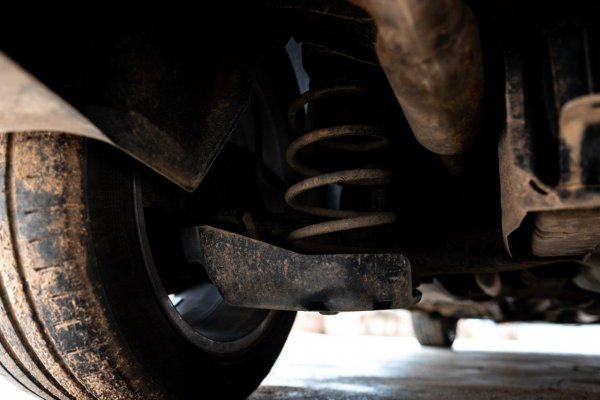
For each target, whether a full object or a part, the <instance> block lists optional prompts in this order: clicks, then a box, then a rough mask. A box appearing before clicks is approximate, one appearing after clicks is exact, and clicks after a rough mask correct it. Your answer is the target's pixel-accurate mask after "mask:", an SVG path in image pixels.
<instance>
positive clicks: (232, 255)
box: [182, 226, 420, 312]
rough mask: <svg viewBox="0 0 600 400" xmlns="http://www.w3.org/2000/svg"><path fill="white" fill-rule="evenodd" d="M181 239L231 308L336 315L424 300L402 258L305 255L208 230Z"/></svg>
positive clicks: (193, 231)
mask: <svg viewBox="0 0 600 400" xmlns="http://www.w3.org/2000/svg"><path fill="white" fill-rule="evenodd" d="M182 236H183V241H184V248H185V249H186V258H187V260H188V261H189V262H192V263H197V264H201V265H202V266H203V267H204V268H205V269H206V271H207V272H208V274H209V276H210V278H211V280H212V282H213V283H214V284H215V285H216V286H217V287H218V288H219V291H220V292H221V295H222V296H223V298H224V299H225V301H227V302H228V303H229V304H231V305H235V306H239V307H251V308H266V309H276V310H308V311H324V312H337V311H359V310H376V309H390V308H404V307H408V306H410V305H412V304H414V303H416V302H417V301H418V300H419V298H420V296H419V295H418V294H415V293H414V292H413V290H412V280H411V270H410V263H409V261H408V259H407V258H406V257H404V256H403V255H401V254H396V253H380V254H325V255H318V254H317V255H304V254H299V253H295V252H292V251H289V250H286V249H283V248H281V247H276V246H273V245H270V244H267V243H264V242H260V241H257V240H254V239H250V238H248V237H245V236H241V235H238V234H235V233H231V232H227V231H223V230H220V229H216V228H213V227H209V226H202V227H193V228H189V229H187V230H185V231H184V232H183V235H182Z"/></svg>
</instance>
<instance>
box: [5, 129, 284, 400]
mask: <svg viewBox="0 0 600 400" xmlns="http://www.w3.org/2000/svg"><path fill="white" fill-rule="evenodd" d="M250 125H252V124H250ZM242 136H243V135H242ZM248 158H249V159H250V161H251V160H252V158H251V155H249V153H248V151H247V149H245V148H244V147H243V146H239V145H237V146H236V145H229V146H228V147H227V148H226V149H225V150H224V151H223V152H222V154H221V155H220V156H219V159H218V160H217V161H216V163H215V166H213V168H212V170H211V172H210V174H209V175H208V176H207V177H206V179H205V182H203V184H202V186H201V187H200V189H199V190H198V191H196V192H195V193H192V194H188V193H185V192H183V191H182V190H180V189H178V188H176V187H175V186H174V185H173V184H171V183H170V182H167V181H165V180H164V179H162V178H161V177H159V176H157V175H156V174H154V173H152V172H150V171H147V170H146V169H144V168H143V167H140V166H138V165H137V164H136V163H135V162H133V161H132V160H131V159H130V158H129V157H127V156H125V155H123V154H121V153H119V152H118V151H116V150H114V149H112V148H109V147H108V146H106V145H103V144H99V143H96V142H93V141H88V140H84V139H80V138H76V137H73V136H66V135H59V134H46V133H37V134H12V135H2V136H0V168H1V171H0V186H1V187H2V192H1V195H0V252H1V253H0V257H1V261H2V262H1V263H0V278H1V279H0V305H1V307H2V310H1V311H0V373H2V374H4V375H5V376H6V377H7V378H8V379H10V380H12V381H13V382H14V383H16V384H18V385H20V386H21V387H22V388H23V389H25V390H28V391H30V392H31V393H33V394H35V395H37V396H39V397H42V398H45V399H111V400H113V399H187V398H199V397H198V396H203V395H208V396H209V397H213V396H215V395H214V394H216V396H218V397H219V398H240V399H241V398H245V397H247V396H248V395H249V394H250V393H251V392H252V391H253V390H254V389H255V388H256V387H257V386H258V385H259V384H260V382H261V381H262V379H263V378H264V377H265V376H266V374H267V373H268V372H269V370H270V368H271V366H272V365H273V363H274V362H275V360H276V358H277V356H278V354H279V352H280V350H281V348H282V346H283V344H284V342H285V340H286V338H287V335H288V333H289V330H290V328H291V326H292V323H293V320H294V317H295V313H289V312H277V311H269V310H253V309H241V308H235V307H231V306H229V305H227V304H226V303H225V302H224V301H223V299H222V298H221V296H220V295H219V293H218V291H217V290H216V288H215V287H214V286H213V285H212V284H211V282H210V280H209V279H208V277H207V276H206V274H205V273H204V271H203V270H202V268H198V266H193V265H191V264H188V263H186V261H185V259H184V257H183V249H182V245H181V243H180V239H179V231H180V229H181V228H182V227H184V226H186V225H188V226H189V225H195V224H197V223H210V224H213V225H217V226H220V227H226V228H228V229H231V230H236V231H238V232H239V233H246V232H245V231H244V226H243V224H240V223H239V221H240V219H241V218H240V217H241V216H242V213H243V212H244V211H245V210H246V211H247V210H250V211H255V210H259V211H264V208H265V204H264V203H265V196H263V194H262V192H261V190H259V189H258V188H257V187H256V186H257V184H256V181H255V180H254V179H252V177H250V178H248V176H247V173H248V171H250V172H251V171H253V168H248V164H245V162H244V160H246V159H248ZM250 165H252V164H250ZM240 191H244V192H243V194H240V193H239V192H240Z"/></svg>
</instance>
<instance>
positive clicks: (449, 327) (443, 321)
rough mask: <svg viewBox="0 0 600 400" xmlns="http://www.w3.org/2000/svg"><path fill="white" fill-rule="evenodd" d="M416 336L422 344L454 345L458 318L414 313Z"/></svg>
mask: <svg viewBox="0 0 600 400" xmlns="http://www.w3.org/2000/svg"><path fill="white" fill-rule="evenodd" d="M412 323H413V329H414V331H415V336H416V337H417V340H418V341H419V343H420V344H421V345H422V346H435V347H447V348H449V347H452V343H454V339H455V338H456V325H457V323H458V319H457V318H451V317H443V316H438V315H431V314H426V313H422V312H413V313H412Z"/></svg>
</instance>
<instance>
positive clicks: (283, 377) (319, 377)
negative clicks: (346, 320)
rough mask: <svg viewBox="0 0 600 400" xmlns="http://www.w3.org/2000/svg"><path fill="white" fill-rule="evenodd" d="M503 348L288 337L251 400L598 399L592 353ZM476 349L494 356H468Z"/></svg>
mask: <svg viewBox="0 0 600 400" xmlns="http://www.w3.org/2000/svg"><path fill="white" fill-rule="evenodd" d="M543 339H544V338H540V340H539V342H543ZM507 342H508V341H497V343H494V342H493V341H491V342H486V343H483V344H482V343H481V342H476V341H473V342H469V340H460V341H458V342H457V343H456V347H457V349H458V350H457V351H447V350H438V349H422V348H420V346H419V345H418V344H417V343H416V341H415V340H414V339H412V338H398V337H336V336H326V335H318V334H309V333H293V334H292V336H291V337H290V340H289V342H288V344H287V345H286V347H285V348H284V351H283V353H282V355H281V357H280V359H279V361H278V362H277V364H276V365H275V367H274V368H273V370H272V372H271V374H270V375H269V376H268V377H267V379H266V380H265V382H264V383H263V386H261V387H260V388H259V390H258V391H257V392H256V393H255V394H254V395H253V396H252V397H251V400H266V399H274V400H279V399H330V400H338V399H340V400H341V399H344V400H346V399H348V400H358V399H444V400H454V399H457V400H458V399H460V400H463V399H466V400H477V399H600V356H599V355H598V354H596V355H573V354H571V355H569V354H541V353H538V354H531V353H527V352H526V351H527V348H528V347H529V348H531V349H532V351H541V350H540V348H536V343H535V342H531V343H529V346H528V345H527V343H525V344H523V343H518V342H515V343H514V344H511V343H507ZM598 342H600V337H599V338H598V341H597V342H596V343H598ZM473 343H475V345H473ZM593 345H594V346H593V347H594V349H592V350H595V351H597V350H598V345H596V344H593ZM511 346H513V349H512V350H511ZM519 346H520V347H519ZM478 347H479V348H491V349H494V348H497V349H499V351H485V352H484V351H472V349H473V348H478ZM565 347H566V348H568V347H569V343H568V342H566V341H565V342H564V343H561V342H560V341H558V342H556V343H555V346H554V349H555V350H556V351H557V352H561V351H563V350H564V348H565ZM552 349H553V347H552V346H551V347H550V351H552ZM542 350H543V349H542ZM545 351H548V346H547V343H546V347H545Z"/></svg>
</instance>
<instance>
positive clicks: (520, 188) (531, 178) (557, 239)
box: [499, 54, 600, 256]
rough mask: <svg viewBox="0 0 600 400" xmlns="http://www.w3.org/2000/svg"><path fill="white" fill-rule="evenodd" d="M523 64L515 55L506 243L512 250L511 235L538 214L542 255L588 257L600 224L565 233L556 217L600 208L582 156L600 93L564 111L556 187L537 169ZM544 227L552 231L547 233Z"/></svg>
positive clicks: (503, 165)
mask: <svg viewBox="0 0 600 400" xmlns="http://www.w3.org/2000/svg"><path fill="white" fill-rule="evenodd" d="M514 63H517V65H515V64H514ZM518 64H519V61H517V60H516V58H514V57H513V56H511V55H510V54H509V55H508V59H507V66H508V67H509V68H508V69H507V71H508V73H507V74H508V76H507V78H508V79H507V84H506V100H507V104H506V109H507V117H508V118H507V127H506V131H505V132H504V133H503V134H502V135H501V138H500V144H499V158H500V183H501V197H502V229H503V232H504V240H505V244H506V246H507V248H508V249H509V251H511V250H512V249H511V246H510V241H509V236H510V235H511V234H512V233H514V232H516V231H517V230H518V229H519V227H520V226H521V225H522V223H523V221H524V220H525V217H526V216H527V215H528V214H530V213H532V214H533V217H534V226H537V233H535V231H534V233H533V237H532V246H533V252H534V253H535V254H536V255H538V256H557V255H585V254H586V253H589V252H591V251H593V250H594V248H595V247H596V246H597V245H598V242H597V239H598V238H599V237H600V236H599V235H600V232H598V230H599V229H600V228H598V226H599V225H598V224H587V225H586V226H587V228H586V229H585V230H579V229H575V230H573V232H571V234H562V233H561V232H562V231H563V229H562V228H560V226H556V223H554V222H552V221H553V220H554V221H558V220H557V219H555V217H554V216H560V218H559V219H560V220H561V223H560V224H559V225H565V224H570V225H573V224H581V223H582V222H583V221H584V220H588V221H589V214H590V212H592V214H595V213H596V212H595V211H590V210H594V209H597V208H600V193H599V192H598V191H597V189H596V187H595V186H594V185H592V186H590V185H588V184H586V183H585V179H586V178H585V176H584V173H583V171H585V168H582V163H583V159H582V158H581V155H582V154H584V149H583V148H582V147H581V144H582V143H583V139H584V137H585V136H586V135H587V132H589V131H590V130H592V131H593V130H595V129H596V128H595V127H597V126H599V124H600V108H598V104H600V95H587V96H583V97H581V98H576V99H574V100H571V101H569V102H568V103H566V104H565V105H564V106H563V108H562V109H561V112H560V122H559V135H560V142H561V146H562V150H561V152H560V154H561V159H560V163H561V165H562V166H563V169H562V173H561V176H560V181H559V183H558V184H557V185H550V184H548V183H546V182H544V181H542V179H540V177H539V176H538V175H537V174H536V173H535V167H534V158H535V156H534V150H533V148H532V137H531V135H532V132H531V130H530V127H529V126H528V125H527V124H526V121H525V109H524V104H525V100H524V97H523V91H522V87H523V83H522V80H521V79H522V77H521V75H520V74H519V73H518V72H517V70H518V69H517V68H518ZM588 160H589V159H588ZM547 212H550V213H547ZM568 221H569V222H568ZM577 221H579V222H577ZM552 226H554V227H555V228H556V229H554V228H552ZM581 226H582V225H581ZM544 231H545V232H547V233H546V234H544V233H543V232H544ZM553 232H554V234H553ZM552 236H554V238H552ZM586 237H587V238H588V239H589V240H587V239H585V238H586ZM581 246H583V247H581Z"/></svg>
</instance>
